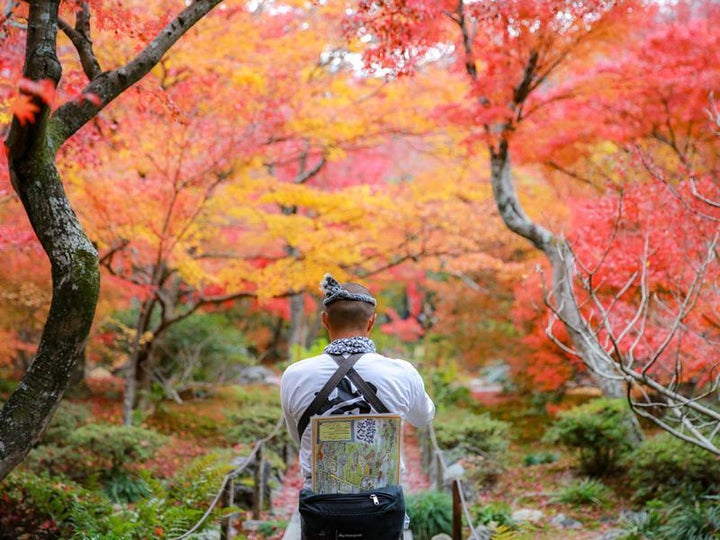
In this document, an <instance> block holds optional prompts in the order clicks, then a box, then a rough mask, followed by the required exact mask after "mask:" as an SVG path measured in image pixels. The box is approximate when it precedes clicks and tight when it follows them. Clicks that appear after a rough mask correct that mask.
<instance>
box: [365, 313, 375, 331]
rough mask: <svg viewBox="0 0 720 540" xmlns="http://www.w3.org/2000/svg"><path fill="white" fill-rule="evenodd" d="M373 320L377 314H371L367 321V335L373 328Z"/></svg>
mask: <svg viewBox="0 0 720 540" xmlns="http://www.w3.org/2000/svg"><path fill="white" fill-rule="evenodd" d="M375 319H377V313H373V314H372V315H371V316H370V319H369V320H368V325H367V333H368V334H369V333H370V331H371V330H372V329H373V326H375Z"/></svg>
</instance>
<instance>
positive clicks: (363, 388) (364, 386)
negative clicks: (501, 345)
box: [347, 368, 390, 413]
mask: <svg viewBox="0 0 720 540" xmlns="http://www.w3.org/2000/svg"><path fill="white" fill-rule="evenodd" d="M347 376H348V379H350V380H351V381H352V382H353V384H354V385H355V386H356V387H357V389H358V390H360V393H361V394H362V395H363V396H364V397H365V399H367V400H368V403H370V405H372V408H373V409H375V410H376V411H377V412H379V413H387V412H390V411H389V410H388V408H387V407H386V406H385V404H384V403H383V402H382V401H380V398H379V397H378V396H377V394H376V393H375V392H374V391H373V389H372V388H370V385H369V384H368V383H366V382H365V379H363V378H362V377H361V376H360V374H359V373H358V372H357V371H355V369H354V368H353V369H351V370H350V371H349V372H348V374H347Z"/></svg>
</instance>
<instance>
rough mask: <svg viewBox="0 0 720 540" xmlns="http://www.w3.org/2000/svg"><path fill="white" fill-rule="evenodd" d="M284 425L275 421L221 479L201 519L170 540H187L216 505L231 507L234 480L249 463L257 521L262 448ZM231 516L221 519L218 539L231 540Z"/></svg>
mask: <svg viewBox="0 0 720 540" xmlns="http://www.w3.org/2000/svg"><path fill="white" fill-rule="evenodd" d="M284 425H285V423H284V421H283V419H282V417H281V418H280V419H279V420H278V421H277V423H276V424H275V427H273V429H272V430H271V431H270V433H269V434H268V435H266V436H265V437H263V438H262V439H258V440H257V441H255V444H254V445H253V449H252V451H251V452H250V454H248V456H247V457H246V458H245V459H244V461H243V463H242V464H241V465H239V466H238V467H236V468H235V469H233V470H232V471H230V472H229V473H227V474H226V475H225V477H224V478H223V481H222V484H221V485H220V489H219V490H218V492H217V494H216V495H215V497H214V498H213V501H212V502H211V503H210V506H209V507H208V509H207V510H206V511H205V513H204V514H203V515H202V517H201V518H200V519H199V520H198V521H197V523H195V525H193V526H192V528H190V529H189V530H188V531H187V532H185V533H184V534H182V535H181V536H176V537H174V538H172V539H171V540H184V539H185V538H189V537H190V535H191V534H193V533H195V532H196V531H197V530H198V529H199V528H200V527H201V526H202V524H203V523H205V520H207V518H208V517H209V516H210V514H212V511H213V510H214V509H215V507H216V506H217V505H218V503H220V502H221V500H222V502H223V504H225V505H226V506H232V502H233V494H234V480H235V478H237V477H238V476H239V475H240V474H241V473H242V472H243V471H244V470H245V469H247V468H248V466H249V465H250V464H251V463H255V488H254V489H255V492H254V496H253V518H254V519H257V518H258V517H259V516H260V510H261V509H262V505H263V493H264V489H263V488H264V475H263V461H264V456H263V447H264V446H265V445H266V444H267V443H268V442H269V441H271V440H272V439H273V438H274V437H275V436H276V435H277V434H278V433H279V432H280V430H281V429H283V427H284ZM223 495H224V496H223ZM232 519H233V516H232V515H228V516H225V517H224V518H223V521H222V524H221V527H220V538H221V539H222V540H231V538H232Z"/></svg>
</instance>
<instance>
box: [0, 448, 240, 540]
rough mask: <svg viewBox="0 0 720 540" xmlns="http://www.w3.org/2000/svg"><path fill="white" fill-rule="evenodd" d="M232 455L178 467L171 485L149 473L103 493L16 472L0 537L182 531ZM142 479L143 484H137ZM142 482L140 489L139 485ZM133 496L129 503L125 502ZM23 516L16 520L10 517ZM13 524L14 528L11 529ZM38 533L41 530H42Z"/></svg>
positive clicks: (114, 538)
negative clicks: (11, 534) (8, 535)
mask: <svg viewBox="0 0 720 540" xmlns="http://www.w3.org/2000/svg"><path fill="white" fill-rule="evenodd" d="M229 461H230V456H228V455H223V456H218V455H217V454H214V455H208V456H203V457H202V458H198V459H197V460H195V461H193V462H192V463H191V465H190V466H189V467H188V468H186V469H185V470H182V471H179V472H178V473H177V474H176V475H175V477H174V478H173V481H172V484H171V485H163V484H161V483H160V482H157V481H153V480H152V479H151V478H150V477H149V476H148V475H147V474H140V475H139V476H138V477H130V476H126V477H124V478H121V477H120V476H117V477H115V478H114V483H112V484H110V486H111V487H110V488H109V486H108V485H106V486H105V489H104V491H105V492H112V493H110V494H112V495H114V497H113V498H114V499H115V501H113V500H112V499H111V497H108V496H106V495H105V494H103V492H102V491H90V490H88V489H86V488H84V487H82V486H80V485H78V484H76V483H74V482H71V481H69V480H67V479H66V478H63V477H61V476H50V475H48V474H41V475H35V474H32V473H28V472H22V473H20V472H17V471H16V472H14V473H13V474H11V475H10V476H9V477H8V478H7V479H6V480H5V482H4V483H3V488H4V493H3V504H2V505H0V538H5V536H2V534H3V533H5V532H6V531H13V534H14V536H11V537H12V538H22V537H23V534H30V535H31V536H27V537H28V538H42V539H45V538H67V539H75V540H87V539H93V540H119V539H123V540H146V539H149V538H161V537H167V538H173V537H177V536H180V535H182V534H183V533H185V532H186V531H187V530H188V529H189V528H190V527H192V526H193V525H195V523H197V522H198V520H199V519H200V517H201V516H202V515H203V514H204V513H205V511H206V510H207V508H208V507H209V505H210V503H211V501H212V500H213V498H214V497H215V495H216V494H217V493H218V492H219V490H220V488H221V485H222V481H223V479H224V478H225V475H226V474H227V473H228V472H229V470H230V466H229V465H228V463H229ZM141 483H142V486H141ZM139 486H141V487H139ZM130 499H132V500H134V502H133V503H132V504H128V503H127V501H128V500H130ZM231 510H233V509H232V508H229V509H216V510H215V511H213V512H212V514H211V515H210V517H209V519H208V520H207V521H206V522H204V524H203V525H201V526H200V527H199V529H198V530H199V531H202V530H207V529H208V527H212V526H214V524H216V523H217V522H218V519H219V518H220V516H221V515H222V514H223V513H225V512H228V511H231ZM17 516H20V517H21V522H20V523H19V524H18V523H14V522H13V521H12V519H13V517H17ZM11 527H12V528H11ZM41 531H42V534H41V533H40V532H41Z"/></svg>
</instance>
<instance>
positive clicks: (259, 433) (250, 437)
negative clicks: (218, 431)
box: [227, 402, 291, 454]
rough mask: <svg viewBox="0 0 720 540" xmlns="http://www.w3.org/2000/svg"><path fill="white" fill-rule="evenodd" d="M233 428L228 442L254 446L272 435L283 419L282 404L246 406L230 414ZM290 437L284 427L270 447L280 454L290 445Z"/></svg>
mask: <svg viewBox="0 0 720 540" xmlns="http://www.w3.org/2000/svg"><path fill="white" fill-rule="evenodd" d="M228 418H229V420H230V423H231V426H232V427H231V428H229V429H228V431H227V440H228V441H229V442H231V443H238V442H240V443H247V444H252V443H254V442H255V441H257V440H258V439H262V438H264V437H266V436H267V435H269V434H270V432H271V431H272V430H273V428H274V427H275V426H276V425H277V423H278V420H279V419H280V418H282V408H281V406H280V403H279V402H278V403H277V404H269V403H259V404H254V405H246V406H244V407H243V408H242V409H241V410H240V411H238V412H232V413H229V414H228ZM290 442H291V441H290V436H289V435H288V433H287V429H285V427H284V426H283V427H282V429H281V431H280V432H279V433H278V434H277V435H276V436H275V437H273V438H272V439H271V440H270V441H268V447H269V448H270V449H271V450H272V451H274V452H276V453H278V454H280V453H282V447H283V445H285V444H290Z"/></svg>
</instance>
